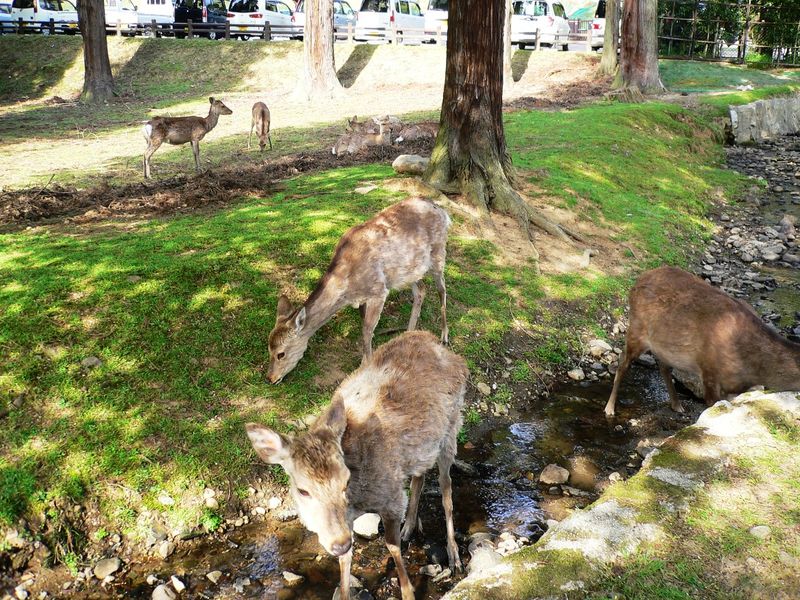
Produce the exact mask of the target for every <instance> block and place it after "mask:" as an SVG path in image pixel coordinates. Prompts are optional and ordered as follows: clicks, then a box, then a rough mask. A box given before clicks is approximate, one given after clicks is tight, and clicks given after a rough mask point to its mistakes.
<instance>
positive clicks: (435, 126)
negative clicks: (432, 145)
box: [395, 121, 439, 144]
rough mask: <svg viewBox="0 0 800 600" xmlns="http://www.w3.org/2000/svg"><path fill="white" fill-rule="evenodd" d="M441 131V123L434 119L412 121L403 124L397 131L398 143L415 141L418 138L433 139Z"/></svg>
mask: <svg viewBox="0 0 800 600" xmlns="http://www.w3.org/2000/svg"><path fill="white" fill-rule="evenodd" d="M438 133H439V123H437V122H434V121H425V122H423V123H412V124H410V125H403V127H402V128H401V129H400V131H399V132H398V133H397V139H395V142H396V143H398V144H399V143H400V142H413V141H416V140H432V139H435V138H436V134H438Z"/></svg>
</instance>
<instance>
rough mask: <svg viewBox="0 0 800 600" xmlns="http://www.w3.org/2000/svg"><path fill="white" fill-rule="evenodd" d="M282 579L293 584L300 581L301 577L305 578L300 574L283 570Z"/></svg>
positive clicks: (288, 583) (290, 584)
mask: <svg viewBox="0 0 800 600" xmlns="http://www.w3.org/2000/svg"><path fill="white" fill-rule="evenodd" d="M283 579H284V581H286V585H289V586H293V585H297V584H299V583H302V581H303V579H305V578H304V577H303V576H302V575H297V574H296V573H292V572H291V571H284V572H283Z"/></svg>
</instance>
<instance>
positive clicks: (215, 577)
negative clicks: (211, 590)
mask: <svg viewBox="0 0 800 600" xmlns="http://www.w3.org/2000/svg"><path fill="white" fill-rule="evenodd" d="M220 577H222V571H211V572H209V573H206V579H208V580H209V581H210V582H211V583H213V584H214V585H217V582H218V581H219V579H220Z"/></svg>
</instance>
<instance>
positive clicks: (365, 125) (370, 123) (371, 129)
mask: <svg viewBox="0 0 800 600" xmlns="http://www.w3.org/2000/svg"><path fill="white" fill-rule="evenodd" d="M344 129H345V131H347V132H348V133H377V132H378V124H377V123H376V122H375V119H367V120H366V121H359V120H358V115H353V118H352V119H347V125H346V126H345V128H344Z"/></svg>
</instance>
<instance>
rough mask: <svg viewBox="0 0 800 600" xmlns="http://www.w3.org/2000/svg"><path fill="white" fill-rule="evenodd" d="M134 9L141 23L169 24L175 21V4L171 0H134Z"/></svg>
mask: <svg viewBox="0 0 800 600" xmlns="http://www.w3.org/2000/svg"><path fill="white" fill-rule="evenodd" d="M136 1H137V4H136V9H137V13H138V15H139V23H140V24H141V25H150V24H152V22H153V21H155V22H156V24H157V25H162V26H163V25H169V26H170V27H171V26H172V23H173V22H174V21H175V5H174V4H172V0H136Z"/></svg>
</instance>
